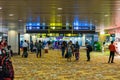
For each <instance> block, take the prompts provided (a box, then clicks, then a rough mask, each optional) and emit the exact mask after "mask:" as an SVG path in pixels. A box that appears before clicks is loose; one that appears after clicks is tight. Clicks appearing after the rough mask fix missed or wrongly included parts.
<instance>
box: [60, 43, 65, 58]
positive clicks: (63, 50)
mask: <svg viewBox="0 0 120 80" xmlns="http://www.w3.org/2000/svg"><path fill="white" fill-rule="evenodd" d="M61 50H62V57H64V53H65V41H63V42H62V45H61Z"/></svg>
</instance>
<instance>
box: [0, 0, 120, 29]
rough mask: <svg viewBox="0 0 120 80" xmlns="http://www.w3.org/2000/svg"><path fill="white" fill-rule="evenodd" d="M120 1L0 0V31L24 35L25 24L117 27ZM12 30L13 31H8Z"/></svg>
mask: <svg viewBox="0 0 120 80" xmlns="http://www.w3.org/2000/svg"><path fill="white" fill-rule="evenodd" d="M119 14H120V0H0V27H2V28H8V29H9V28H15V29H19V30H21V31H24V30H23V29H24V27H25V23H26V22H30V21H32V22H36V21H40V23H43V22H45V23H46V24H47V25H49V24H50V23H51V22H62V24H63V25H65V24H66V22H69V23H70V24H72V23H73V21H74V19H75V17H77V18H78V19H79V20H80V21H88V23H90V22H92V23H93V24H95V25H96V26H97V30H98V31H99V30H102V29H104V28H105V29H108V28H114V27H115V26H117V27H119V25H120V24H119V21H118V20H119V18H120V15H119ZM11 26H15V27H11Z"/></svg>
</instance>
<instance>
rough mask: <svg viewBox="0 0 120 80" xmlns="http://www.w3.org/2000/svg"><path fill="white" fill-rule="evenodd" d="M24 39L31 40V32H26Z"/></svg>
mask: <svg viewBox="0 0 120 80" xmlns="http://www.w3.org/2000/svg"><path fill="white" fill-rule="evenodd" d="M24 40H27V41H28V42H30V34H24Z"/></svg>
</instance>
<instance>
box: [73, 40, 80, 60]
mask: <svg viewBox="0 0 120 80" xmlns="http://www.w3.org/2000/svg"><path fill="white" fill-rule="evenodd" d="M79 48H80V46H79V44H78V41H77V42H76V44H75V49H74V52H75V58H76V60H79Z"/></svg>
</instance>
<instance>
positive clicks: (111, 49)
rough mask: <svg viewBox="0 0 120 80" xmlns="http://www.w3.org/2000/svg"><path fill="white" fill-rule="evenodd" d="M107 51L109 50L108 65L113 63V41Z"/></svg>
mask: <svg viewBox="0 0 120 80" xmlns="http://www.w3.org/2000/svg"><path fill="white" fill-rule="evenodd" d="M109 50H110V56H109V61H108V63H110V62H111V63H114V62H113V61H114V55H115V52H116V50H115V45H113V41H111V44H110V45H109Z"/></svg>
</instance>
